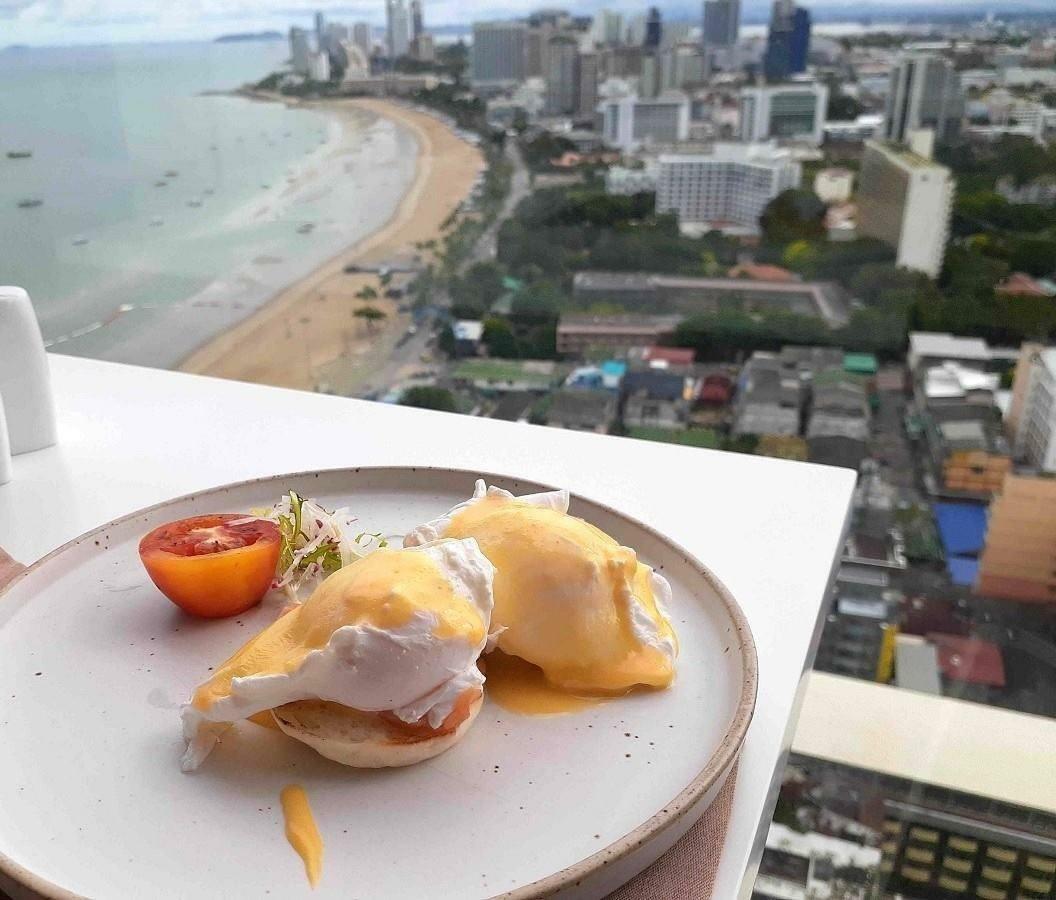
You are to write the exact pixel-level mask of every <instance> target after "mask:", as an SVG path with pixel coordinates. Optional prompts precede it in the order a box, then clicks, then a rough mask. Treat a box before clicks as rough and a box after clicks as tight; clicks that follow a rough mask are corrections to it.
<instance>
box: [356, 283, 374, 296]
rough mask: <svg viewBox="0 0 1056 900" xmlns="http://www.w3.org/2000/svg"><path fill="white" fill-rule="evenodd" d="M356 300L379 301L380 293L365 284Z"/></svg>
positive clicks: (357, 294) (358, 292) (357, 292)
mask: <svg viewBox="0 0 1056 900" xmlns="http://www.w3.org/2000/svg"><path fill="white" fill-rule="evenodd" d="M356 298H357V299H359V300H377V299H378V292H377V291H376V290H375V289H374V288H372V287H371V286H370V285H369V284H365V285H363V287H361V288H360V289H359V290H358V291H356Z"/></svg>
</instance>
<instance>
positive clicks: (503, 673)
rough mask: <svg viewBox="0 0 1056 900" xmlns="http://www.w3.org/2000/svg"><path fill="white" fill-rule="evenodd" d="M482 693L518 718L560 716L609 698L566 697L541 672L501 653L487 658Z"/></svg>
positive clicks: (521, 660) (564, 693) (568, 695)
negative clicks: (485, 693) (515, 714)
mask: <svg viewBox="0 0 1056 900" xmlns="http://www.w3.org/2000/svg"><path fill="white" fill-rule="evenodd" d="M485 666H486V670H485V676H486V678H487V680H486V681H485V683H484V689H485V690H486V691H487V693H488V696H489V697H491V699H492V700H494V701H495V702H496V703H498V704H499V706H501V707H502V708H503V709H506V710H509V711H510V712H515V713H520V714H521V715H522V716H560V715H564V714H566V713H573V712H578V711H579V710H581V709H586V708H587V707H590V706H596V705H597V704H599V703H604V702H605V701H606V700H609V699H611V697H590V696H586V695H579V694H570V693H569V692H568V691H563V690H561V689H560V688H556V687H554V686H553V685H552V684H550V683H549V682H548V681H547V680H546V678H545V677H544V676H543V670H542V669H540V668H539V667H538V666H533V665H532V664H531V663H529V662H525V661H524V660H523V659H518V658H517V657H516V656H507V655H506V654H505V653H503V652H502V651H501V650H496V651H494V652H493V653H490V654H488V656H487V657H486V662H485Z"/></svg>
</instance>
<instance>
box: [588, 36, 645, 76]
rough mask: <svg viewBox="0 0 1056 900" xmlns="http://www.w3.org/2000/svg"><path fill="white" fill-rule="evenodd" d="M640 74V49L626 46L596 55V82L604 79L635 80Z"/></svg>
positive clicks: (611, 48) (606, 48)
mask: <svg viewBox="0 0 1056 900" xmlns="http://www.w3.org/2000/svg"><path fill="white" fill-rule="evenodd" d="M641 72H642V48H641V47H640V46H637V45H630V44H627V45H625V46H621V47H605V48H604V49H603V50H601V51H599V53H598V82H599V83H600V82H602V81H604V80H605V79H606V78H637V77H638V76H639V75H640V74H641Z"/></svg>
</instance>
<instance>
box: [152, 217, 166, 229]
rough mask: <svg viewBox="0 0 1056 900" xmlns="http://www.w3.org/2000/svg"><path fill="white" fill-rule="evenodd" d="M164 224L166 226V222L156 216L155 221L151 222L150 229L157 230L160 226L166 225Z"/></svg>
mask: <svg viewBox="0 0 1056 900" xmlns="http://www.w3.org/2000/svg"><path fill="white" fill-rule="evenodd" d="M164 224H165V220H164V219H163V218H162V217H161V216H155V217H154V218H153V219H151V220H150V227H151V228H157V227H158V226H159V225H164Z"/></svg>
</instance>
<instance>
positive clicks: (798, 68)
mask: <svg viewBox="0 0 1056 900" xmlns="http://www.w3.org/2000/svg"><path fill="white" fill-rule="evenodd" d="M809 56H810V10H809V9H804V8H803V7H802V6H797V7H796V11H795V12H794V13H793V14H792V44H791V48H790V61H791V71H792V74H793V75H795V74H797V73H799V72H806V71H807V58H808V57H809Z"/></svg>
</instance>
